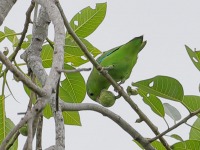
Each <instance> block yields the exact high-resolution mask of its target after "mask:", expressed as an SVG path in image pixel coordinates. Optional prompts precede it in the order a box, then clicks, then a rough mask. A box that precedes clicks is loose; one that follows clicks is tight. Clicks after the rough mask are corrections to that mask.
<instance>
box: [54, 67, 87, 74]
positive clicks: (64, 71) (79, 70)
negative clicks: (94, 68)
mask: <svg viewBox="0 0 200 150" xmlns="http://www.w3.org/2000/svg"><path fill="white" fill-rule="evenodd" d="M90 70H91V68H78V69H74V70H64V69H61V70H57V71H58V72H60V73H61V72H63V73H76V72H81V71H90Z"/></svg>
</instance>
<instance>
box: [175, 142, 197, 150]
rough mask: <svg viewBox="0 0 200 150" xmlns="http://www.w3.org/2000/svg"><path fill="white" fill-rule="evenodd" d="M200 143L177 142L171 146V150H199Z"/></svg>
mask: <svg viewBox="0 0 200 150" xmlns="http://www.w3.org/2000/svg"><path fill="white" fill-rule="evenodd" d="M199 147H200V141H197V140H187V141H184V142H178V143H175V144H174V145H172V146H171V148H172V150H199Z"/></svg>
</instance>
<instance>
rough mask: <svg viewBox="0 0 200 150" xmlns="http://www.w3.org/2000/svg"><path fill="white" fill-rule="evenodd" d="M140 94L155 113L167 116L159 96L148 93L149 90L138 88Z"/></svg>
mask: <svg viewBox="0 0 200 150" xmlns="http://www.w3.org/2000/svg"><path fill="white" fill-rule="evenodd" d="M138 94H139V95H140V96H142V97H143V101H144V102H145V103H146V104H147V105H149V107H150V108H151V110H152V111H153V112H154V113H156V114H157V115H159V116H160V117H164V116H165V112H164V107H163V105H162V103H161V101H160V99H159V98H157V97H156V96H155V95H152V94H148V93H147V92H145V91H142V90H141V89H138Z"/></svg>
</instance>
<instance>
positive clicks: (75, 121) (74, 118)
mask: <svg viewBox="0 0 200 150" xmlns="http://www.w3.org/2000/svg"><path fill="white" fill-rule="evenodd" d="M62 114H63V118H64V123H65V124H67V125H77V126H81V121H80V116H79V113H78V112H77V111H64V112H63V113H62Z"/></svg>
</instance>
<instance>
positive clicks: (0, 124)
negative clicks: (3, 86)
mask: <svg viewBox="0 0 200 150" xmlns="http://www.w3.org/2000/svg"><path fill="white" fill-rule="evenodd" d="M5 122H6V114H5V97H4V95H0V143H1V142H2V141H3V139H4V138H5V136H6V132H5V127H6V125H5Z"/></svg>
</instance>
